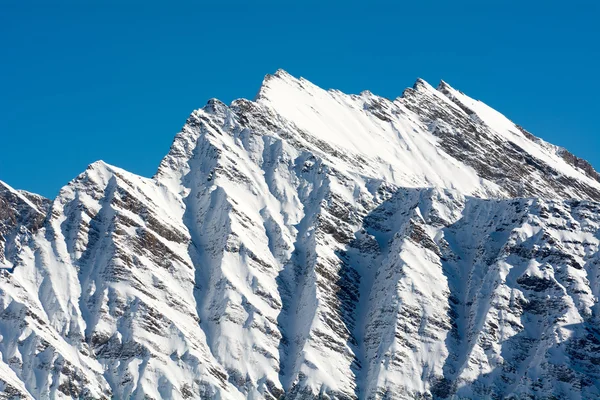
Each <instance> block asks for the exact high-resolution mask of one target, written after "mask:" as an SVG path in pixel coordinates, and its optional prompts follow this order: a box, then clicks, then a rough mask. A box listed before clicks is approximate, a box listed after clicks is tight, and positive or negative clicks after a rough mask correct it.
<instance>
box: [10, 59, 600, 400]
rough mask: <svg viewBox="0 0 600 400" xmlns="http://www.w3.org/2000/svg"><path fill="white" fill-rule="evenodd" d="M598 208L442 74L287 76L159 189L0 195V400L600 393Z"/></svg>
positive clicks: (204, 123)
mask: <svg viewBox="0 0 600 400" xmlns="http://www.w3.org/2000/svg"><path fill="white" fill-rule="evenodd" d="M599 202H600V175H599V174H598V173H597V172H596V171H594V169H593V168H592V167H591V165H590V164H589V163H587V162H586V161H585V160H582V159H579V158H577V157H575V156H574V155H572V154H571V153H569V152H568V151H567V150H565V149H563V148H560V147H557V146H554V145H552V144H549V143H547V142H544V141H543V140H541V139H539V138H537V137H535V136H533V135H532V134H531V133H529V132H527V131H526V130H524V129H523V128H522V127H520V126H518V125H515V124H514V123H513V122H511V121H510V120H508V119H507V118H506V117H504V116H503V115H501V114H500V113H498V112H497V111H495V110H493V109H491V108H490V107H488V106H486V105H485V104H484V103H482V102H480V101H477V100H474V99H471V98H469V97H468V96H467V95H465V94H463V93H462V92H460V91H458V90H455V89H453V88H452V87H450V86H449V85H448V84H447V83H445V82H441V83H440V85H439V87H438V88H434V87H432V86H430V85H429V84H428V83H426V82H424V81H423V80H420V79H419V80H417V82H416V83H415V85H414V87H413V88H409V89H406V90H405V92H404V93H403V94H402V95H401V96H400V97H398V98H397V99H394V100H389V99H385V98H382V97H378V96H376V95H374V94H372V93H370V92H362V93H360V94H359V95H348V94H344V93H341V92H340V91H337V90H323V89H321V88H319V87H317V86H315V85H313V84H312V83H310V82H308V81H307V80H305V79H303V78H300V79H297V78H295V77H292V76H291V75H289V74H288V73H286V72H285V71H282V70H279V71H277V72H276V73H275V74H274V75H267V76H266V77H265V80H264V82H263V84H262V86H261V89H260V91H259V93H258V95H257V97H256V99H255V100H253V101H249V100H245V99H239V100H235V101H234V102H233V103H232V104H231V105H229V106H227V105H225V104H224V103H222V102H220V101H219V100H216V99H211V100H209V102H208V103H207V104H206V106H205V107H203V108H202V109H199V110H196V111H194V112H193V113H192V114H191V115H190V117H189V118H188V120H187V122H186V124H185V125H184V127H183V128H182V130H181V132H180V133H179V134H177V136H176V137H175V139H174V141H173V144H172V146H171V149H170V151H169V153H168V154H167V155H166V156H165V158H164V159H163V160H162V162H161V163H160V166H159V168H158V171H157V173H156V175H155V176H154V177H152V178H145V177H140V176H137V175H135V174H132V173H129V172H127V171H125V170H122V169H120V168H117V167H114V166H111V165H108V164H106V163H104V162H102V161H98V162H95V163H93V164H91V165H90V166H89V167H88V168H87V170H86V171H84V172H83V173H82V174H80V175H79V176H78V177H76V178H75V179H74V180H73V181H71V182H70V183H68V184H67V185H66V186H65V187H64V188H62V190H61V191H60V193H59V195H58V196H57V198H56V199H54V200H48V199H45V198H43V197H41V196H38V195H35V194H32V193H28V192H24V191H19V190H15V189H13V188H12V187H10V186H9V185H7V184H5V183H3V182H0V353H1V358H0V398H2V399H17V398H23V399H54V398H85V399H88V398H90V399H111V398H116V399H129V398H131V399H198V398H201V399H280V398H285V399H317V398H323V399H450V398H466V399H480V398H492V399H501V398H514V399H524V398H527V399H556V398H559V399H591V398H600V331H599V330H598V327H599V326H600V325H599V322H600V321H599V320H598V318H599V316H598V315H599V312H600V309H599V303H598V296H599V295H600V252H599V245H600V203H599Z"/></svg>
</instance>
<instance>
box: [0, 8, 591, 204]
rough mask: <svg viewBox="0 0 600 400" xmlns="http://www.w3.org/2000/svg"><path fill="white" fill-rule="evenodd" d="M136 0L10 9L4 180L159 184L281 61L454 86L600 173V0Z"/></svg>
mask: <svg viewBox="0 0 600 400" xmlns="http://www.w3.org/2000/svg"><path fill="white" fill-rule="evenodd" d="M44 3H52V4H53V5H49V4H44ZM124 3H127V5H121V4H119V2H116V1H103V2H100V1H84V2H76V1H71V2H61V1H59V0H57V1H54V2H43V3H42V2H40V3H34V2H30V1H27V0H25V1H13V0H5V1H3V2H2V5H1V6H0V146H1V149H2V151H1V153H0V179H1V180H4V181H6V182H7V183H9V184H10V185H12V186H14V187H16V188H20V189H26V190H30V191H33V192H37V193H40V194H43V195H45V196H48V197H54V196H55V195H56V193H57V192H58V190H59V189H60V187H61V186H63V185H65V184H66V183H67V182H68V181H69V180H71V179H72V178H74V177H75V176H76V175H77V174H79V173H80V172H81V171H83V170H84V169H85V167H86V166H87V165H88V164H90V163H92V162H94V161H96V160H98V159H103V160H104V161H106V162H108V163H110V164H113V165H116V166H119V167H122V168H125V169H127V170H129V171H132V172H135V173H138V174H141V175H144V176H151V175H152V174H153V173H154V172H155V170H156V168H157V166H158V163H159V161H160V159H161V158H162V157H163V156H164V155H165V154H166V153H167V151H168V149H169V146H170V144H171V141H172V139H173V137H174V135H175V134H176V133H177V132H178V131H179V129H180V128H181V126H182V125H183V123H184V122H185V120H186V118H187V116H188V115H189V113H190V112H191V111H192V110H193V109H196V108H199V107H202V106H203V105H204V104H205V103H206V101H207V100H208V99H209V98H211V97H217V98H219V99H221V100H223V101H225V102H227V103H228V102H230V101H231V100H233V99H235V98H239V97H245V98H253V97H254V95H255V94H256V91H257V90H258V88H259V86H260V83H261V81H262V79H263V77H264V75H265V74H267V73H272V72H274V71H275V70H277V69H278V68H283V69H285V70H287V71H288V72H290V73H291V74H292V75H295V76H303V77H305V78H307V79H309V80H311V81H312V82H314V83H315V84H317V85H319V86H321V87H324V88H336V89H340V90H342V91H345V92H348V93H358V92H360V91H362V90H365V89H368V90H370V91H372V92H374V93H376V94H379V95H382V96H386V97H389V98H395V97H397V96H398V95H400V94H401V93H402V90H403V89H404V88H405V87H407V86H411V85H412V84H413V82H414V81H415V79H416V78H417V77H421V78H424V79H425V80H427V81H429V82H430V83H431V84H434V85H436V84H437V83H438V81H439V80H440V79H444V80H445V81H447V82H448V83H450V84H451V85H452V86H454V87H456V88H457V89H460V90H462V91H463V92H465V93H467V94H469V95H470V96H472V97H475V98H478V99H480V100H483V101H484V102H486V103H487V104H489V105H491V106H492V107H494V108H496V109H498V110H499V111H501V112H502V113H504V114H506V115H507V116H508V117H509V118H510V119H512V120H513V121H515V122H516V123H519V124H521V125H523V126H524V127H525V128H526V129H528V130H529V131H531V132H532V133H534V134H536V135H537V136H540V137H542V138H544V139H546V140H548V141H550V142H552V143H555V144H558V145H562V146H565V147H567V148H568V149H569V150H571V151H572V152H573V153H575V154H576V155H578V156H580V157H583V158H586V159H588V160H590V161H591V162H592V164H594V165H595V167H596V168H597V169H599V168H600V151H599V150H600V129H599V128H598V116H599V109H600V107H599V106H600V101H599V100H598V99H599V97H598V96H599V93H600V80H599V79H598V72H599V71H600V28H599V25H600V23H599V22H598V20H599V17H600V6H599V5H598V1H585V2H583V1H578V0H571V1H568V2H565V1H552V0H550V1H539V0H527V1H523V0H519V1H511V0H491V1H484V0H482V1H478V2H467V1H445V0H444V1H442V0H440V1H416V0H415V1H394V2H393V1H388V2H383V1H365V2H360V3H359V2H353V1H344V2H335V1H332V0H330V1H322V2H316V1H307V2H301V1H281V2H280V3H282V4H278V3H279V2H275V1H258V2H254V3H253V4H252V5H246V3H245V2H242V1H217V0H214V1H210V2H209V1H197V2H193V3H192V2H189V3H186V2H183V1H173V2H163V1H156V2H154V1H144V2H139V1H124ZM167 3H177V6H173V5H169V6H168V7H167V6H166V4H167ZM320 3H323V4H320Z"/></svg>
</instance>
